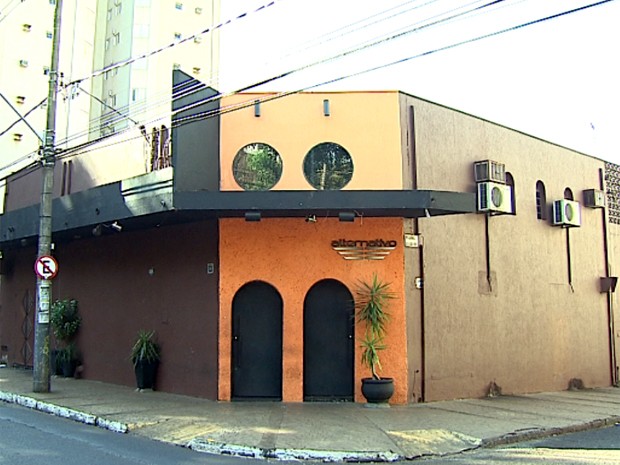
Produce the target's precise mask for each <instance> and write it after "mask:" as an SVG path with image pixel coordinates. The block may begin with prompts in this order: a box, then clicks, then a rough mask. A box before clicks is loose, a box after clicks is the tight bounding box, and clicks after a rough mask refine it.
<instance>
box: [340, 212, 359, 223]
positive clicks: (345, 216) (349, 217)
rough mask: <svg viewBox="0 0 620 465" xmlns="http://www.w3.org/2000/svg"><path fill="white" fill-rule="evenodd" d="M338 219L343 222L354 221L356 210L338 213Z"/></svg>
mask: <svg viewBox="0 0 620 465" xmlns="http://www.w3.org/2000/svg"><path fill="white" fill-rule="evenodd" d="M338 221H341V222H343V223H353V222H354V221H355V212H340V213H338Z"/></svg>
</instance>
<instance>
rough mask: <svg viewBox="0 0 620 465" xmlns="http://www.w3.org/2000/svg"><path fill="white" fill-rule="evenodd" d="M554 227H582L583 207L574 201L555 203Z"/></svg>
mask: <svg viewBox="0 0 620 465" xmlns="http://www.w3.org/2000/svg"><path fill="white" fill-rule="evenodd" d="M553 224H554V226H566V227H568V226H581V206H580V205H579V202H576V201H574V200H566V199H562V200H556V201H555V202H553Z"/></svg>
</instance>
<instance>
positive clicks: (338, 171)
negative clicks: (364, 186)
mask: <svg viewBox="0 0 620 465" xmlns="http://www.w3.org/2000/svg"><path fill="white" fill-rule="evenodd" d="M304 175H305V176H306V180H307V181H308V182H309V183H310V184H311V185H312V187H314V188H315V189H318V190H338V189H342V188H343V187H344V186H346V185H347V184H348V183H349V181H350V180H351V177H352V176H353V160H352V159H351V155H349V152H347V151H346V149H345V148H344V147H342V146H341V145H338V144H335V143H333V142H323V143H321V144H318V145H315V146H314V147H312V149H311V150H310V151H309V152H308V153H307V154H306V157H305V158H304Z"/></svg>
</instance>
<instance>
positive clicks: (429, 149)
mask: <svg viewBox="0 0 620 465" xmlns="http://www.w3.org/2000/svg"><path fill="white" fill-rule="evenodd" d="M409 105H414V108H415V114H416V127H415V132H416V152H417V158H418V173H419V176H418V182H419V188H421V189H442V190H458V191H470V192H474V189H475V184H474V179H473V163H474V162H475V161H478V160H484V159H491V160H496V161H499V162H502V163H505V164H506V170H507V171H509V172H510V173H511V174H512V175H513V177H514V179H515V192H516V205H517V214H516V216H513V215H502V216H494V217H491V218H490V219H489V235H488V245H489V251H490V257H489V260H490V265H491V269H490V271H491V277H492V281H491V283H492V287H491V288H489V285H488V284H487V280H486V276H487V267H486V251H485V250H486V243H485V241H486V239H485V237H486V233H485V217H484V215H481V214H478V215H467V216H457V217H443V218H430V219H429V218H421V219H420V228H421V233H422V235H423V236H424V273H425V283H424V285H425V289H424V296H425V300H424V306H425V342H426V345H425V349H426V372H425V382H426V388H427V392H426V400H439V399H450V398H455V397H478V396H483V395H484V394H485V393H486V389H487V387H488V385H489V383H490V382H492V381H494V382H496V383H497V384H498V385H499V386H500V387H502V388H503V391H504V393H521V392H532V391H544V390H560V389H566V388H567V386H568V382H569V380H570V379H571V378H580V379H582V380H583V382H584V383H585V385H586V386H590V387H593V386H606V385H609V383H610V360H609V350H608V344H609V334H608V330H607V310H606V303H605V295H604V294H600V293H599V288H598V279H599V277H600V276H604V263H605V262H604V246H603V231H602V226H601V214H602V213H601V211H600V210H594V209H588V208H582V226H581V227H580V228H573V229H570V230H569V231H567V230H566V229H562V228H558V227H553V226H551V225H550V223H549V222H548V221H540V220H537V219H536V203H535V186H536V182H537V181H538V180H542V181H543V182H544V183H545V185H546V192H547V203H548V204H549V205H550V204H551V202H552V201H553V200H557V199H561V198H563V197H564V189H565V188H566V187H570V188H571V189H572V191H573V193H574V197H575V200H579V201H581V198H582V191H583V190H584V189H591V188H598V187H599V178H598V170H599V168H601V167H602V165H603V164H602V162H601V161H599V160H596V159H594V158H590V157H587V156H584V155H583V154H579V153H576V152H573V151H571V150H568V149H564V148H562V147H558V146H556V145H553V144H550V143H547V142H543V141H541V140H538V139H535V138H532V137H527V136H525V135H523V134H520V133H518V132H516V131H512V130H510V129H507V128H503V127H501V126H498V125H495V124H492V123H489V122H486V121H484V120H481V119H477V118H473V117H471V116H469V115H465V114H462V113H459V112H455V111H454V110H449V109H447V108H443V107H440V106H436V105H432V104H430V103H428V102H424V101H421V100H417V99H414V98H404V99H403V108H402V110H401V111H402V112H405V111H407V109H408V108H407V107H408V106H409ZM567 234H569V235H570V241H569V242H570V258H571V262H572V263H571V269H572V286H571V285H570V284H569V282H568V254H567Z"/></svg>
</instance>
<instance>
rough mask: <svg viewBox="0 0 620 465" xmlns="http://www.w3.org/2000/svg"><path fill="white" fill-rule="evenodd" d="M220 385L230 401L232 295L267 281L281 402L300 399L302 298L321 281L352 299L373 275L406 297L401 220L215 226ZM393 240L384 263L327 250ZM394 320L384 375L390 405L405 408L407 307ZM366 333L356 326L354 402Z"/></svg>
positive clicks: (398, 306)
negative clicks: (389, 382) (279, 321)
mask: <svg viewBox="0 0 620 465" xmlns="http://www.w3.org/2000/svg"><path fill="white" fill-rule="evenodd" d="M220 233H221V235H220V270H221V276H220V302H221V306H220V345H219V349H220V365H219V366H220V368H219V371H220V384H219V398H220V399H221V400H229V399H230V396H231V386H230V380H231V372H230V367H231V356H230V354H231V325H232V323H231V310H232V301H233V297H234V295H235V293H236V292H237V291H238V290H239V289H240V288H241V287H242V286H243V285H244V284H246V283H248V282H250V281H254V280H262V281H265V282H267V283H269V284H271V285H272V286H274V287H275V288H276V289H277V290H278V292H279V293H280V295H281V296H282V299H283V305H284V309H283V313H284V321H283V325H284V330H283V335H284V341H283V344H284V347H283V367H282V368H283V370H282V371H283V393H282V397H283V400H284V401H291V402H299V401H302V400H303V305H304V298H305V296H306V293H307V292H308V290H310V288H311V287H312V286H313V285H314V284H315V283H316V282H318V281H320V280H322V279H327V278H332V279H336V280H339V281H341V282H342V283H343V284H344V285H345V286H347V287H348V289H349V291H350V292H351V294H353V295H355V288H356V285H357V283H358V280H359V279H370V278H371V277H372V274H373V272H377V274H378V276H379V278H382V279H384V280H385V281H389V282H391V283H392V290H393V291H394V292H395V293H396V294H397V295H398V296H402V294H403V268H402V267H403V246H402V234H403V226H402V219H399V218H396V219H375V218H364V219H363V220H360V219H357V220H356V221H355V223H340V222H338V220H337V219H334V218H318V221H317V222H316V223H306V222H305V221H304V219H303V218H290V219H266V220H262V221H261V222H258V223H248V222H245V221H244V220H240V219H223V220H220ZM339 238H347V239H377V238H382V239H384V240H396V241H398V247H397V248H396V249H395V250H393V251H392V253H391V254H390V255H389V256H388V257H387V258H385V259H384V260H382V261H373V260H363V261H352V260H344V259H343V258H342V257H341V256H340V255H339V254H338V253H337V252H336V251H334V250H333V249H332V248H331V242H332V241H333V240H334V239H339ZM390 314H391V320H390V323H389V327H388V330H387V336H386V345H387V346H388V348H387V349H386V350H385V351H384V352H382V354H381V360H382V365H383V372H381V375H382V376H389V377H393V378H394V379H395V380H394V384H395V395H394V397H393V399H392V401H393V402H395V403H404V402H407V390H408V374H407V370H408V368H407V344H406V324H405V315H404V301H403V299H402V298H399V299H397V300H395V301H394V302H392V305H391V306H390ZM362 330H363V328H362V327H360V325H359V324H356V331H355V332H356V344H355V367H354V368H355V370H354V371H355V389H356V392H355V399H356V401H361V400H363V397H362V396H361V391H360V388H361V378H363V377H367V376H369V375H370V374H369V373H368V372H367V370H366V369H364V368H363V367H362V366H361V363H360V352H359V343H358V342H357V341H358V340H359V339H361V337H362V334H363V333H362Z"/></svg>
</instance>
